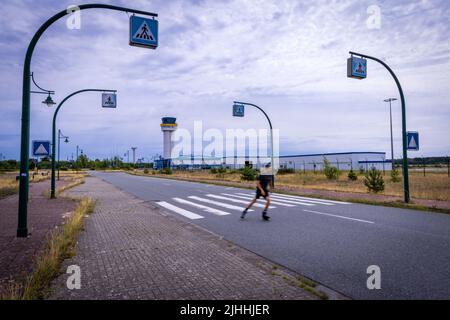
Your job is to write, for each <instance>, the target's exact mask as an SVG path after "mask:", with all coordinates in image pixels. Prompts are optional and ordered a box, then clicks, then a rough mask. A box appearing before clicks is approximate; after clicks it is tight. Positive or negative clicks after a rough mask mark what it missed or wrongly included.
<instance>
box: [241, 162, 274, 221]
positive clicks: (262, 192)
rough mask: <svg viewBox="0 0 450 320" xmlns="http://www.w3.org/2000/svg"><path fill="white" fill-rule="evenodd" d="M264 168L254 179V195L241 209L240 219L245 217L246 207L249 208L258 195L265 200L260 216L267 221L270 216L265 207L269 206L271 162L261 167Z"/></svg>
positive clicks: (271, 185)
mask: <svg viewBox="0 0 450 320" xmlns="http://www.w3.org/2000/svg"><path fill="white" fill-rule="evenodd" d="M263 169H264V170H261V173H260V174H259V175H258V178H257V181H256V196H255V198H253V200H252V201H251V202H250V203H249V205H248V206H247V207H246V208H245V210H244V211H242V215H241V219H244V218H245V215H246V214H247V211H248V209H250V208H251V207H252V206H253V205H254V204H255V202H256V200H258V199H259V198H260V197H263V198H264V199H265V200H266V205H265V207H264V210H263V212H262V218H263V220H265V221H269V220H270V217H269V216H268V215H267V209H268V208H269V206H270V196H269V186H270V187H271V188H272V187H273V184H272V181H273V180H272V174H271V172H272V170H271V164H270V162H269V163H268V164H266V165H265V167H264V168H263Z"/></svg>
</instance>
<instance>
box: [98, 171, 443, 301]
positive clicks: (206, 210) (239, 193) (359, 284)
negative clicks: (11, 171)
mask: <svg viewBox="0 0 450 320" xmlns="http://www.w3.org/2000/svg"><path fill="white" fill-rule="evenodd" d="M91 174H92V175H93V176H96V177H99V178H101V179H103V180H105V181H107V182H110V183H112V184H113V185H115V186H117V187H119V188H121V189H123V190H125V191H127V192H129V193H131V194H133V195H134V196H136V197H138V198H140V199H143V200H146V201H154V202H155V203H157V204H158V205H159V206H160V207H161V209H162V210H163V211H165V212H167V213H169V214H172V215H174V216H177V217H179V218H180V219H184V220H187V221H190V222H191V223H194V224H196V225H199V226H201V227H203V228H205V229H207V230H210V231H212V232H214V233H216V234H219V235H222V236H223V237H224V238H225V239H227V240H229V241H232V242H234V243H236V244H238V245H240V246H242V247H244V248H246V249H248V250H251V251H253V252H255V253H257V254H259V255H261V256H263V257H265V258H267V259H269V260H272V261H274V262H276V263H278V264H281V265H284V266H286V267H288V268H290V269H292V270H294V271H296V272H298V273H300V274H302V275H304V276H306V277H308V278H310V279H313V280H315V281H317V282H319V283H322V284H323V285H325V286H328V287H330V288H332V289H334V290H337V291H339V292H341V293H343V294H345V295H347V296H349V297H351V298H355V299H450V215H445V214H437V213H436V214H435V213H426V212H421V211H414V210H406V209H398V208H389V207H382V206H370V205H361V204H351V203H340V202H332V201H326V200H318V199H313V198H304V197H292V196H285V195H273V197H272V200H273V201H274V202H273V205H272V206H273V208H271V209H270V210H269V215H270V216H271V218H272V219H271V221H270V222H264V221H262V219H261V210H262V209H261V208H259V207H253V209H254V211H252V212H249V213H248V214H247V218H246V219H245V220H244V221H241V220H240V211H241V210H242V208H244V206H245V203H247V202H249V200H250V198H251V196H252V194H253V191H251V190H248V189H239V188H231V187H222V186H214V185H208V184H201V183H192V182H185V181H176V180H169V179H160V178H150V177H140V176H132V175H128V174H125V173H103V172H92V173H91ZM241 201H242V202H241ZM261 203H262V202H261ZM372 265H376V266H378V267H379V268H380V272H381V289H372V290H369V289H368V288H367V279H368V277H369V276H370V275H369V274H368V273H367V268H368V267H369V266H372ZM242 272H246V270H242Z"/></svg>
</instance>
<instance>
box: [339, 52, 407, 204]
mask: <svg viewBox="0 0 450 320" xmlns="http://www.w3.org/2000/svg"><path fill="white" fill-rule="evenodd" d="M349 53H350V55H351V58H349V59H348V60H347V61H348V62H347V70H348V71H351V73H348V74H347V76H350V77H354V76H353V73H354V72H353V69H352V64H353V55H356V56H359V57H361V58H365V59H370V60H373V61H376V62H378V63H380V64H381V65H382V66H383V67H385V68H386V69H387V70H388V71H389V73H390V74H391V76H392V78H394V81H395V84H396V85H397V88H398V92H399V94H400V101H401V103H402V143H403V152H402V155H403V195H404V201H405V202H406V203H408V202H409V201H410V195H409V175H408V150H407V149H408V148H407V146H408V141H407V135H406V103H405V96H404V94H403V89H402V86H401V84H400V81H399V80H398V78H397V76H396V75H395V73H394V71H392V69H391V68H390V67H389V66H388V65H387V64H386V63H385V62H383V61H382V60H380V59H377V58H375V57H371V56H368V55H365V54H361V53H356V52H352V51H350V52H349ZM349 62H350V63H349ZM357 72H359V71H358V70H356V73H355V75H357ZM366 74H367V69H366V70H363V77H358V76H357V78H360V79H361V78H365V76H366Z"/></svg>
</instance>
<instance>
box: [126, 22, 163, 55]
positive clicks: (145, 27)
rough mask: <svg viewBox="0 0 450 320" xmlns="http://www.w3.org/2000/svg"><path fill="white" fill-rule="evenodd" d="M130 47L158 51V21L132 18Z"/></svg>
mask: <svg viewBox="0 0 450 320" xmlns="http://www.w3.org/2000/svg"><path fill="white" fill-rule="evenodd" d="M130 45H132V46H138V47H144V48H150V49H156V47H157V46H158V20H155V19H148V18H143V17H138V16H131V17H130Z"/></svg>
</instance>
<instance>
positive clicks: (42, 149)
mask: <svg viewBox="0 0 450 320" xmlns="http://www.w3.org/2000/svg"><path fill="white" fill-rule="evenodd" d="M49 155H50V141H42V140H34V141H33V156H35V157H46V156H49Z"/></svg>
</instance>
